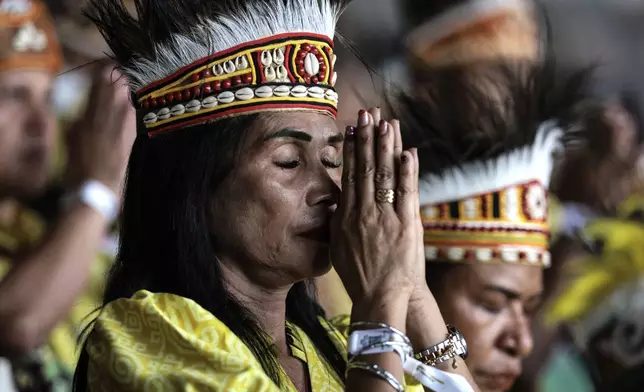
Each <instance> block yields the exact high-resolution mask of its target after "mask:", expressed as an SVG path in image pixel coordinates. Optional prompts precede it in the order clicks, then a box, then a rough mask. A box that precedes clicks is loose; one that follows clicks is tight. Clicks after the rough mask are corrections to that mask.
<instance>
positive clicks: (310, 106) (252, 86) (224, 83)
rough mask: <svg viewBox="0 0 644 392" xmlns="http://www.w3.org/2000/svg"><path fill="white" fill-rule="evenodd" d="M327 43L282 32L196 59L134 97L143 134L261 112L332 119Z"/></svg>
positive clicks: (323, 39)
mask: <svg viewBox="0 0 644 392" xmlns="http://www.w3.org/2000/svg"><path fill="white" fill-rule="evenodd" d="M335 61H336V56H335V55H334V54H333V41H332V40H331V39H329V38H328V37H325V36H323V35H318V34H305V33H286V34H280V35H275V36H272V37H269V38H264V39H260V40H256V41H253V42H248V43H244V44H242V45H238V46H236V47H233V48H231V49H229V50H225V51H223V52H220V53H216V54H214V55H212V56H210V57H206V58H203V59H201V60H198V61H196V62H194V63H192V64H190V65H188V66H186V67H183V68H182V69H180V70H179V71H177V72H175V73H173V74H172V75H170V76H168V77H167V78H165V79H162V80H159V81H157V82H154V83H151V84H149V85H148V86H146V87H144V88H142V89H140V90H139V91H137V93H136V100H137V105H138V109H139V113H140V116H141V117H142V121H143V123H144V124H145V131H146V132H147V134H148V135H150V136H152V135H157V134H159V133H163V132H166V131H171V130H173V129H177V128H182V127H185V126H189V125H194V124H199V123H204V122H207V121H214V120H218V119H223V118H227V117H234V116H238V115H242V114H251V113H259V112H264V111H288V110H299V111H302V110H305V111H312V112H319V113H324V114H328V115H329V116H332V117H334V118H335V117H336V116H337V104H338V94H337V93H336V92H335V89H334V88H333V86H334V85H335V82H336V79H337V74H336V73H335V72H334V65H335Z"/></svg>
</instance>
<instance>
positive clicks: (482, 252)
mask: <svg viewBox="0 0 644 392" xmlns="http://www.w3.org/2000/svg"><path fill="white" fill-rule="evenodd" d="M476 258H477V259H478V260H479V261H483V262H486V261H490V260H492V249H489V248H480V249H477V250H476Z"/></svg>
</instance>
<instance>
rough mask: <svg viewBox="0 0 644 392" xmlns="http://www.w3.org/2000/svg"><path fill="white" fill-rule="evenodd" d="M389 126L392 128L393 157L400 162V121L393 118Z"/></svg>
mask: <svg viewBox="0 0 644 392" xmlns="http://www.w3.org/2000/svg"><path fill="white" fill-rule="evenodd" d="M391 126H392V127H393V128H394V159H395V160H396V164H398V165H399V164H400V157H401V156H402V152H403V142H402V134H401V133H400V121H398V120H393V121H392V122H391Z"/></svg>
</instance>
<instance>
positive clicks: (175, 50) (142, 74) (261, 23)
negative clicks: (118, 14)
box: [123, 0, 342, 91]
mask: <svg viewBox="0 0 644 392" xmlns="http://www.w3.org/2000/svg"><path fill="white" fill-rule="evenodd" d="M341 12H342V9H339V8H338V7H337V6H334V5H332V4H330V3H329V2H328V1H324V0H322V1H320V0H291V1H288V2H284V1H272V2H267V1H260V0H256V1H249V2H248V6H247V7H245V8H244V9H243V10H240V11H239V12H237V13H236V14H232V15H222V16H220V17H218V18H217V19H216V20H211V19H204V20H203V21H202V22H201V23H200V24H199V25H198V26H195V27H194V29H193V31H192V32H191V33H190V34H189V35H175V36H173V37H172V39H171V40H170V41H169V42H163V43H160V44H158V45H156V48H155V51H156V57H155V58H154V59H149V58H139V59H136V60H135V61H133V62H132V64H131V65H129V66H128V67H127V68H125V69H124V70H123V71H124V73H125V74H126V75H127V76H128V77H129V79H130V83H131V87H132V89H134V90H135V91H136V90H138V89H140V88H141V87H144V86H146V85H148V84H150V83H152V82H154V81H157V80H159V79H163V78H165V77H167V76H169V75H171V74H172V73H174V72H176V71H177V70H179V69H180V68H182V67H184V66H186V65H188V64H191V63H193V62H195V61H197V60H199V59H202V58H204V57H208V56H211V55H213V54H215V53H218V52H221V51H224V50H227V49H230V48H232V47H235V46H237V45H241V44H243V43H246V42H251V41H255V40H258V39H262V38H267V37H270V36H273V35H277V34H283V33H314V34H320V35H325V36H327V37H329V38H330V39H333V38H334V35H335V27H336V24H337V21H338V18H339V16H340V14H341Z"/></svg>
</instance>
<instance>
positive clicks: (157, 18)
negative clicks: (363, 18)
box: [83, 0, 351, 69]
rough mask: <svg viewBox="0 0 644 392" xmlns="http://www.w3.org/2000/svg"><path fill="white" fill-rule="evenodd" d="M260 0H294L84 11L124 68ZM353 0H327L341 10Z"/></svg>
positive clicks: (156, 0)
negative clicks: (206, 23)
mask: <svg viewBox="0 0 644 392" xmlns="http://www.w3.org/2000/svg"><path fill="white" fill-rule="evenodd" d="M258 1H262V2H267V3H268V4H271V3H277V2H284V3H285V4H288V3H289V2H290V1H291V0H134V5H135V8H136V14H135V15H132V14H130V12H129V11H128V10H127V8H126V7H125V5H124V1H123V0H89V1H88V4H87V6H86V7H85V8H84V10H83V14H84V15H85V16H86V17H87V18H89V19H90V20H91V21H92V22H93V23H94V24H95V25H96V26H97V27H98V29H99V31H100V32H101V34H102V35H103V37H104V38H105V40H106V42H107V44H108V46H109V47H110V49H111V51H112V53H113V57H114V59H115V60H116V62H117V64H118V67H119V68H121V69H125V68H128V67H129V66H130V65H131V64H132V62H133V60H135V59H137V58H144V59H150V60H154V59H155V58H156V53H155V45H158V44H162V43H165V42H167V41H169V40H170V38H171V37H172V36H173V35H176V34H180V35H189V33H190V32H191V31H192V30H193V29H194V27H195V26H197V25H199V24H200V21H201V20H203V19H210V20H217V18H218V17H220V16H222V15H232V14H238V13H239V12H240V10H244V9H246V8H247V7H248V5H249V4H256V2H258ZM321 1H322V0H320V3H321ZM350 1H351V0H325V2H327V3H329V4H331V5H333V6H338V7H339V8H340V9H343V8H344V7H346V6H347V5H348V3H349V2H350Z"/></svg>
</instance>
